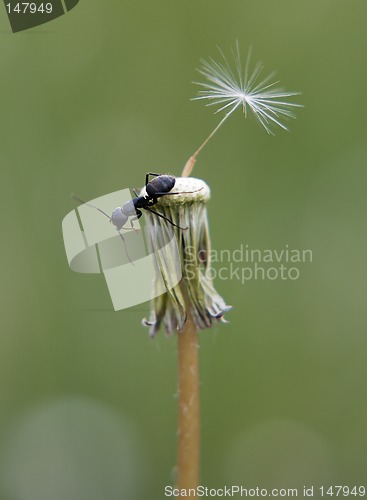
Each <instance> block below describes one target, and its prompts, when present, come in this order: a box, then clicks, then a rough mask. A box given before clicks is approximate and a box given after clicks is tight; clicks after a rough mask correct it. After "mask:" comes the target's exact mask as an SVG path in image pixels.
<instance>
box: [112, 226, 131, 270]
mask: <svg viewBox="0 0 367 500" xmlns="http://www.w3.org/2000/svg"><path fill="white" fill-rule="evenodd" d="M114 227H115V229H116V231H117V232H118V233H119V235H120V237H121V239H122V241H123V243H124V247H125V252H126V255H127V258H128V259H129V262H130V264H131V265H132V266H135V264H134V262H133V261H132V260H131V258H130V255H129V252H128V250H127V245H126V241H125V238H124V237H123V236H122V233H121V231H120V230H119V229H117V227H116V226H114Z"/></svg>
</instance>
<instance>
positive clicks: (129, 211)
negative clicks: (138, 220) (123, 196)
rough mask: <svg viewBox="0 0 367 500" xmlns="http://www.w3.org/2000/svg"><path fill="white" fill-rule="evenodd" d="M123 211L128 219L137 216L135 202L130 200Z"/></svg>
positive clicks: (123, 206) (123, 207)
mask: <svg viewBox="0 0 367 500" xmlns="http://www.w3.org/2000/svg"><path fill="white" fill-rule="evenodd" d="M122 211H123V212H124V214H126V215H127V216H128V217H130V216H132V215H136V210H135V204H134V200H129V201H127V202H126V203H124V204H123V205H122Z"/></svg>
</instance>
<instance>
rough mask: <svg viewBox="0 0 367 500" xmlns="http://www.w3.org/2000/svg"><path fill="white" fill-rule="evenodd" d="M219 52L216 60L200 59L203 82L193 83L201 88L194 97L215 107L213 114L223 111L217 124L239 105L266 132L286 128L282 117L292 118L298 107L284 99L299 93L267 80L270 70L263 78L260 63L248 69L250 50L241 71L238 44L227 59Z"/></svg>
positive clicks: (269, 76) (271, 132) (269, 132)
mask: <svg viewBox="0 0 367 500" xmlns="http://www.w3.org/2000/svg"><path fill="white" fill-rule="evenodd" d="M219 52H220V56H221V57H220V60H219V61H216V60H214V59H212V58H210V59H208V60H206V59H202V60H201V67H200V69H199V70H198V71H199V73H200V74H201V75H202V76H203V77H204V78H205V79H206V81H205V82H195V83H196V84H197V85H199V86H200V87H201V90H199V95H198V96H197V97H195V98H194V99H198V100H206V101H207V103H206V104H207V106H218V109H217V110H216V113H221V112H224V114H225V115H224V118H223V119H222V121H221V122H220V124H222V123H223V121H224V120H226V119H227V118H228V117H229V116H230V115H231V114H232V113H233V112H234V111H235V110H236V109H237V108H240V109H242V112H243V113H244V115H245V117H247V115H248V112H249V111H251V113H252V114H253V115H254V116H255V117H256V118H257V120H258V121H259V122H260V123H261V125H262V126H263V127H264V128H265V130H266V131H267V132H268V134H273V128H274V126H278V127H280V128H282V129H284V130H287V127H286V125H285V124H284V123H283V120H284V119H287V118H295V117H296V116H295V114H294V112H293V108H296V107H302V105H300V104H296V103H294V102H289V101H287V99H288V98H289V97H293V96H296V95H299V92H289V91H285V90H283V89H281V88H279V87H277V85H278V84H279V81H273V82H271V79H272V78H273V76H274V73H271V74H269V75H268V76H266V77H263V76H262V73H263V66H262V64H257V65H256V66H255V67H254V69H253V70H252V71H250V59H251V53H250V52H249V54H248V57H247V61H246V65H245V69H244V70H243V69H242V64H241V57H240V51H239V46H238V44H237V45H236V49H235V50H232V59H233V60H232V61H231V62H229V61H228V60H227V58H226V57H225V55H224V53H223V51H222V50H221V49H219Z"/></svg>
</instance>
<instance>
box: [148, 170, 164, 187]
mask: <svg viewBox="0 0 367 500" xmlns="http://www.w3.org/2000/svg"><path fill="white" fill-rule="evenodd" d="M150 175H151V176H153V177H159V176H160V175H162V174H155V173H153V172H148V173H147V174H146V176H145V185H147V184H148V183H149V176H150Z"/></svg>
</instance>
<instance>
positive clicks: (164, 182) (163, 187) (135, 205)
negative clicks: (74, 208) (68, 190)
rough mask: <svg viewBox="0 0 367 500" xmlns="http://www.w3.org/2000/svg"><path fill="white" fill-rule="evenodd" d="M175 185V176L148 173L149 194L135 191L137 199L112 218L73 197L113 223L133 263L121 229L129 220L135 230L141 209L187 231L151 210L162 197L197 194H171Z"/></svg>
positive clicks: (123, 206)
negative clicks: (140, 193) (135, 221)
mask: <svg viewBox="0 0 367 500" xmlns="http://www.w3.org/2000/svg"><path fill="white" fill-rule="evenodd" d="M149 176H153V177H154V179H152V180H151V181H149ZM175 183H176V178H175V177H174V176H173V175H164V174H154V173H153V172H148V173H147V174H146V176H145V190H146V192H147V194H146V195H145V196H139V195H138V193H137V192H136V190H135V189H133V193H134V194H135V196H136V197H135V198H133V199H131V200H129V201H126V202H125V203H124V204H123V205H122V207H117V208H115V210H114V211H113V212H112V214H111V216H109V215H108V214H107V213H106V212H105V211H104V210H102V209H101V208H99V207H96V206H95V205H92V204H91V203H87V202H85V201H83V200H81V199H80V198H79V197H78V196H75V195H72V197H73V198H74V199H76V200H77V201H79V202H80V203H84V204H85V205H88V206H90V207H92V208H95V209H96V210H98V212H100V213H101V214H103V215H105V216H106V217H107V218H108V219H109V221H110V222H111V223H112V225H113V226H114V228H115V229H116V231H117V232H118V233H119V235H120V236H121V239H122V241H123V242H124V245H125V249H126V254H127V256H128V259H129V261H130V262H131V263H132V261H131V259H130V256H129V254H128V251H127V248H126V243H125V239H124V237H123V235H122V233H121V229H127V228H124V226H125V224H126V223H127V221H128V220H130V224H131V228H132V229H135V228H134V225H133V221H134V220H137V219H140V217H141V216H142V215H143V213H142V211H141V209H144V210H148V212H151V213H153V214H155V215H157V216H158V217H161V218H162V219H164V220H166V221H168V222H169V223H170V224H172V226H175V227H178V228H179V229H183V230H186V229H187V227H180V226H178V225H177V224H175V223H174V222H173V221H172V220H171V219H169V218H168V217H166V216H165V215H163V214H160V213H158V212H156V211H155V210H152V208H151V207H152V206H154V205H156V204H157V203H158V198H161V197H162V196H168V195H175V194H189V193H194V192H195V191H181V192H178V193H171V192H170V191H171V189H173V187H174V185H175ZM201 189H202V188H201Z"/></svg>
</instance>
